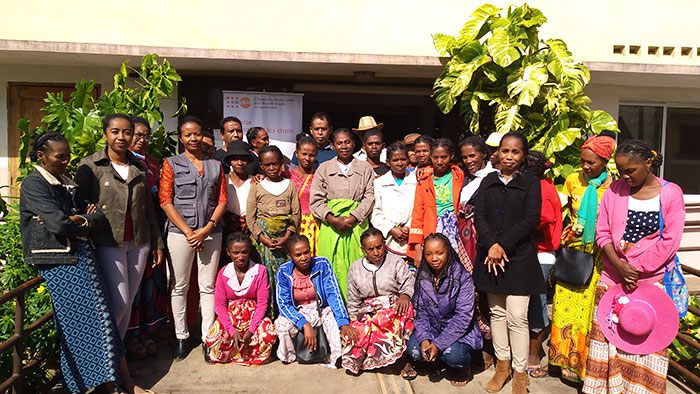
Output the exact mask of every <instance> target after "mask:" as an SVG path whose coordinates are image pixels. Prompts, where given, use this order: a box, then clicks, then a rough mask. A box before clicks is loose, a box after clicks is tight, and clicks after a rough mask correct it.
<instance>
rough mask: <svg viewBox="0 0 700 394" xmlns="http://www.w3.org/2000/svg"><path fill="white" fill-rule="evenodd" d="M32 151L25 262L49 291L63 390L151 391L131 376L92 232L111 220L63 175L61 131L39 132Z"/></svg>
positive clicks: (24, 214)
mask: <svg viewBox="0 0 700 394" xmlns="http://www.w3.org/2000/svg"><path fill="white" fill-rule="evenodd" d="M30 157H31V159H32V161H35V162H37V161H38V162H39V164H38V165H36V166H35V171H34V172H32V173H31V174H29V175H28V176H27V178H26V179H25V180H24V181H23V182H22V187H21V191H20V203H19V206H20V230H21V232H22V246H23V248H24V257H25V262H26V263H27V264H30V265H35V266H36V268H37V271H38V273H39V275H41V276H43V277H44V279H45V280H46V285H47V287H48V291H49V294H50V295H51V300H52V303H53V311H54V321H55V324H56V331H57V333H58V341H59V349H60V352H61V372H62V374H63V380H64V381H65V384H66V388H67V389H68V390H69V391H70V392H74V393H75V392H85V391H88V390H89V389H91V388H94V387H101V388H103V389H104V391H105V392H112V391H114V389H115V387H114V386H115V384H119V386H120V388H121V389H122V390H125V391H126V392H128V393H143V392H147V391H144V390H143V389H142V388H140V387H138V386H135V385H134V382H133V381H132V380H131V377H130V376H129V370H128V368H127V366H126V361H125V360H126V359H125V358H124V353H125V351H124V345H123V344H122V341H121V338H120V336H119V330H118V329H117V324H116V321H115V319H114V315H112V313H111V308H110V304H109V302H108V300H107V295H106V294H105V289H106V288H107V287H106V286H105V283H104V281H103V275H102V270H101V269H100V266H99V265H98V264H97V260H96V258H95V251H94V249H93V248H92V243H91V242H90V240H89V239H88V238H87V237H88V236H90V234H91V232H92V231H94V230H97V229H101V228H104V227H105V226H106V225H107V220H106V218H105V215H104V214H103V213H102V212H101V211H99V210H98V209H97V208H96V207H95V205H93V204H89V203H88V202H87V201H86V200H85V198H84V197H83V196H82V194H81V193H80V189H79V188H78V185H77V184H76V183H75V182H73V181H72V180H71V179H69V178H68V177H66V176H64V175H63V174H64V173H65V171H66V167H67V166H68V163H69V162H70V157H71V154H70V147H69V146H68V141H66V138H65V137H64V136H63V135H61V134H59V133H56V132H52V131H49V132H45V133H43V134H41V135H39V136H37V137H36V138H35V139H34V143H33V150H32V152H31V153H30ZM42 288H43V285H41V286H40V287H39V289H42ZM86 327H88V328H89V329H86Z"/></svg>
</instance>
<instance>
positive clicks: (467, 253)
mask: <svg viewBox="0 0 700 394" xmlns="http://www.w3.org/2000/svg"><path fill="white" fill-rule="evenodd" d="M458 146H459V153H460V156H461V164H462V168H464V170H465V176H464V186H463V187H462V191H461V192H460V193H459V210H458V211H457V229H458V231H459V240H460V241H461V242H460V244H459V245H457V246H458V247H459V249H457V254H458V255H459V259H460V261H461V262H462V264H463V265H464V268H466V269H467V271H468V272H469V274H470V275H472V274H473V273H474V264H475V262H476V249H477V233H476V227H475V226H474V210H475V207H476V197H477V195H478V193H477V192H478V190H479V186H480V185H481V181H482V180H483V179H484V178H485V177H486V175H488V174H490V173H492V172H495V171H496V170H495V169H494V168H493V167H492V166H491V162H490V161H489V156H490V154H489V150H488V147H487V146H486V143H485V142H484V139H483V138H481V137H479V136H470V137H467V138H465V139H463V140H461V141H460V142H459V145H458ZM488 310H489V307H488V302H487V300H486V294H477V303H476V311H475V316H476V321H477V322H478V323H479V329H480V330H481V333H482V334H483V336H484V351H482V358H483V360H484V369H485V370H486V369H488V368H489V367H490V366H491V365H492V364H493V355H492V350H491V349H492V346H491V328H490V327H489V319H488Z"/></svg>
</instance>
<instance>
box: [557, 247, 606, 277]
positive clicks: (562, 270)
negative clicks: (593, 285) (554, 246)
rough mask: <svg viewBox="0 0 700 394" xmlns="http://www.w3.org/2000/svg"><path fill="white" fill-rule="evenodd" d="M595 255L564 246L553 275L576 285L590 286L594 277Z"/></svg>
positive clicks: (560, 251)
mask: <svg viewBox="0 0 700 394" xmlns="http://www.w3.org/2000/svg"><path fill="white" fill-rule="evenodd" d="M594 266H595V256H593V255H592V254H590V253H587V252H584V251H582V250H577V249H574V248H566V247H562V248H561V250H559V256H557V260H556V262H555V263H554V268H552V275H554V277H555V278H557V280H558V281H560V282H563V283H566V284H569V285H574V286H588V284H589V283H590V282H591V277H593V267H594Z"/></svg>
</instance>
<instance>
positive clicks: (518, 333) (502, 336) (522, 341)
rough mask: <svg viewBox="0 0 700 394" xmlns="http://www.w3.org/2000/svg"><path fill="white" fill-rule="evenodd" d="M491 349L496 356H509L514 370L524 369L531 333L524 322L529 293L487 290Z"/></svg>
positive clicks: (508, 358) (523, 370)
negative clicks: (501, 292) (520, 293)
mask: <svg viewBox="0 0 700 394" xmlns="http://www.w3.org/2000/svg"><path fill="white" fill-rule="evenodd" d="M487 298H488V301H489V309H490V312H491V335H492V336H493V350H494V351H495V352H496V358H498V359H499V360H512V362H511V365H512V368H513V370H515V371H516V372H526V371H527V357H528V352H529V350H530V334H529V329H528V324H527V307H528V304H529V303H530V296H529V295H507V294H494V293H488V294H487ZM511 353H512V358H511Z"/></svg>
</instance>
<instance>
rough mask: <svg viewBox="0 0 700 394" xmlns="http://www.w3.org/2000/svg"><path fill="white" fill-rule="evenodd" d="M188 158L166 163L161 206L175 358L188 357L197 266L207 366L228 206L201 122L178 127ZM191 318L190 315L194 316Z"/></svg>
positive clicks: (190, 118)
mask: <svg viewBox="0 0 700 394" xmlns="http://www.w3.org/2000/svg"><path fill="white" fill-rule="evenodd" d="M178 133H179V137H180V142H181V143H182V145H183V146H184V147H185V152H184V153H182V154H180V155H178V156H173V157H169V158H168V159H167V160H165V161H164V162H163V171H162V172H161V179H160V206H161V208H163V210H164V211H165V214H166V215H168V222H167V224H166V231H167V232H168V248H169V249H170V255H171V259H172V268H171V269H172V272H171V276H172V277H173V278H174V285H173V288H172V293H171V303H172V310H173V319H174V323H175V337H176V338H177V346H176V349H175V354H174V355H173V357H174V358H175V359H176V360H181V359H183V358H185V357H186V356H187V352H188V347H187V338H189V336H190V332H189V329H188V327H187V321H186V316H187V292H188V291H189V286H190V274H191V273H192V262H193V261H195V260H196V261H197V281H198V284H199V301H200V308H201V312H202V327H201V338H202V347H203V350H204V360H205V361H207V362H208V361H209V356H208V353H209V348H208V347H207V346H206V344H205V343H204V342H205V341H206V337H207V334H208V333H209V328H211V326H212V324H214V319H215V318H216V314H215V311H214V285H215V282H216V272H217V269H218V268H219V253H220V252H221V225H220V224H219V220H220V219H221V218H222V216H223V215H224V210H225V209H226V203H227V201H228V199H227V195H226V192H227V190H226V180H225V176H224V172H223V170H222V167H221V163H220V162H218V161H217V160H213V159H205V158H204V157H203V153H202V146H201V144H202V122H201V121H200V120H199V119H197V118H195V117H193V116H186V117H184V118H183V119H182V121H181V123H180V126H179V127H178ZM190 313H191V312H190Z"/></svg>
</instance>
